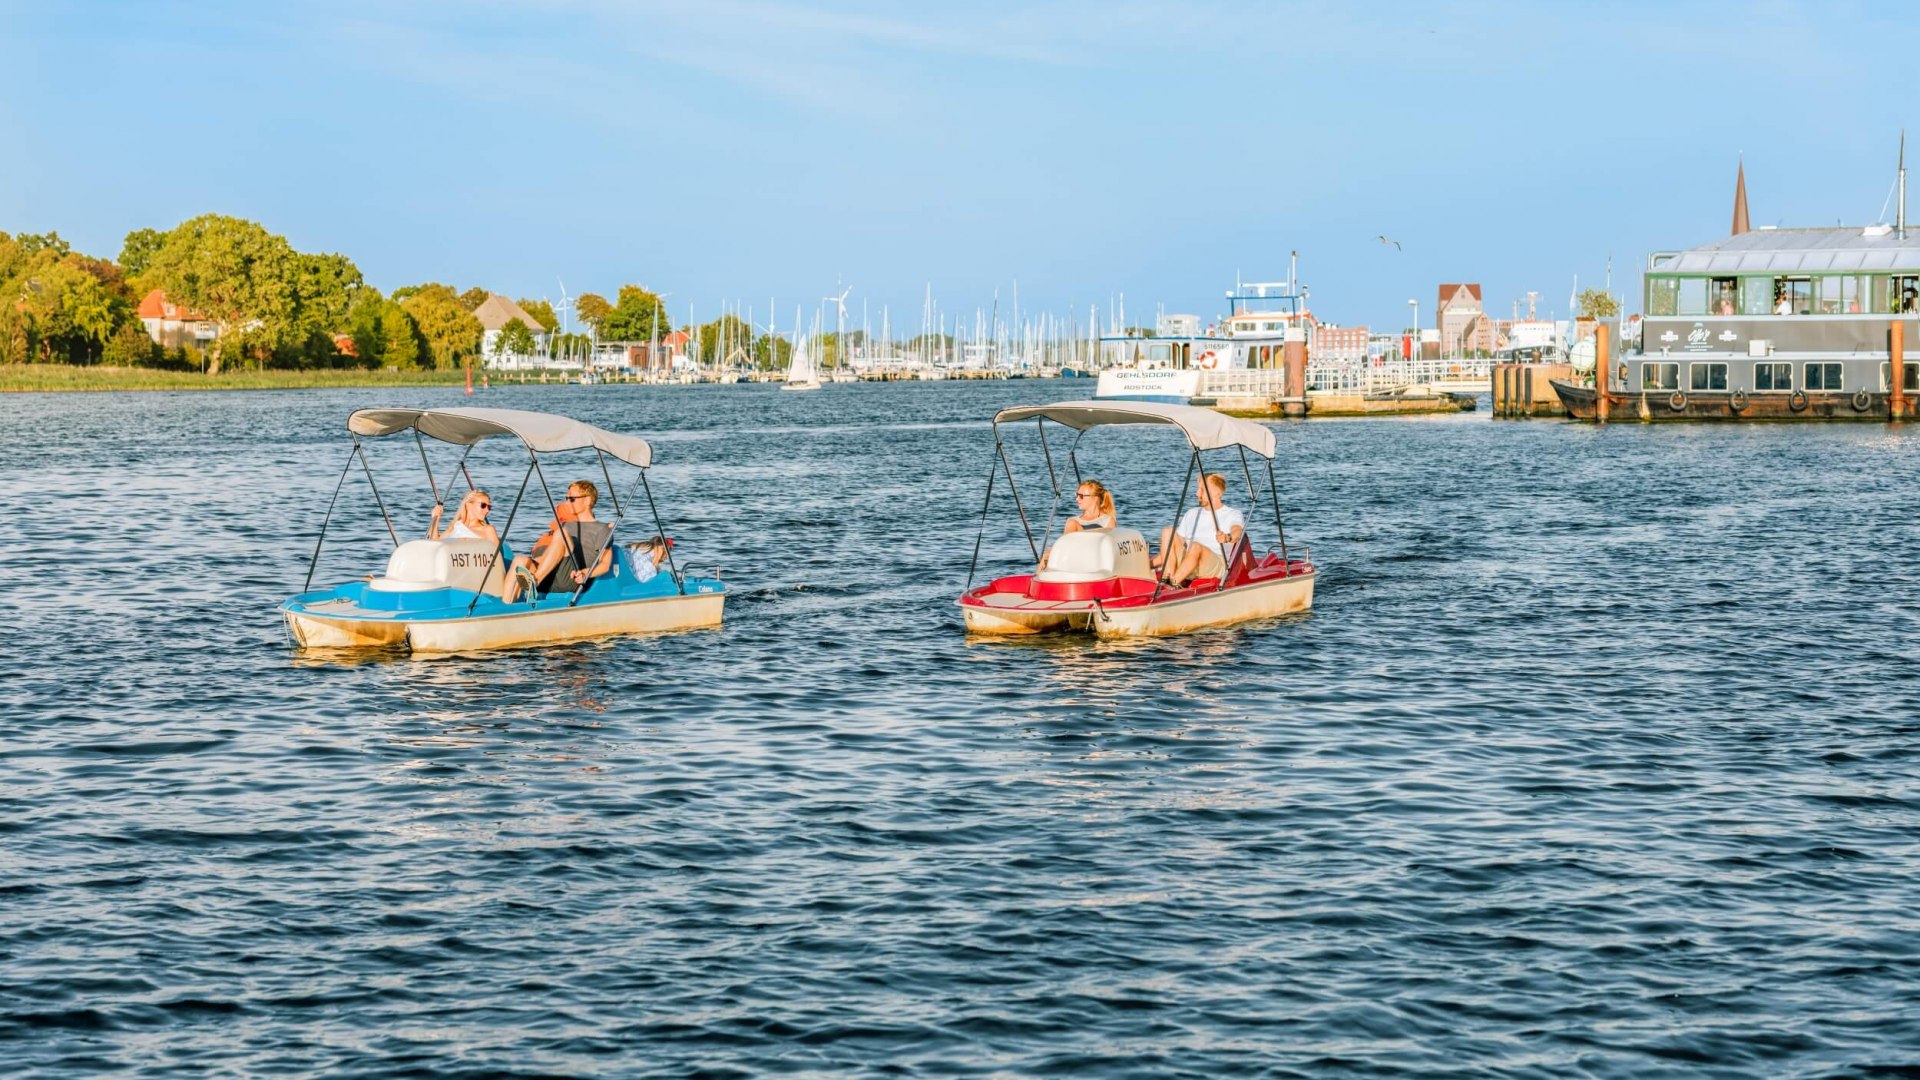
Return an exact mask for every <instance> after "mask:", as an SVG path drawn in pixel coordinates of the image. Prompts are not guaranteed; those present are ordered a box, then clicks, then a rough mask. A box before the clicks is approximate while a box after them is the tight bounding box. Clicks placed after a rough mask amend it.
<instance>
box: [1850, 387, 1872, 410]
mask: <svg viewBox="0 0 1920 1080" xmlns="http://www.w3.org/2000/svg"><path fill="white" fill-rule="evenodd" d="M1871 408H1873V395H1872V394H1870V393H1868V392H1867V391H1866V389H1865V388H1864V387H1863V388H1861V389H1860V390H1857V391H1855V392H1854V395H1853V411H1854V412H1866V411H1867V410H1868V409H1871Z"/></svg>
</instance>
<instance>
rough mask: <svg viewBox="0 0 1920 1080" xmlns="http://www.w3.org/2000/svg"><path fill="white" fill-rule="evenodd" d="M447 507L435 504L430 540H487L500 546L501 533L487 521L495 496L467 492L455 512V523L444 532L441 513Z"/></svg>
mask: <svg viewBox="0 0 1920 1080" xmlns="http://www.w3.org/2000/svg"><path fill="white" fill-rule="evenodd" d="M445 510H446V507H445V506H443V505H441V504H440V503H434V504H433V524H431V525H429V526H427V539H429V540H485V541H486V542H487V543H489V544H493V545H495V546H498V545H499V543H500V533H499V531H498V530H496V529H495V528H494V527H493V526H492V525H490V524H488V523H487V515H488V514H489V513H492V512H493V497H492V496H491V495H488V494H487V493H486V492H484V491H479V490H474V491H469V492H467V497H466V498H464V499H461V500H460V509H459V510H458V511H457V512H456V513H455V514H454V517H453V524H452V525H449V526H447V528H446V530H445V531H444V532H443V531H441V528H440V515H441V514H442V513H443V512H444V511H445Z"/></svg>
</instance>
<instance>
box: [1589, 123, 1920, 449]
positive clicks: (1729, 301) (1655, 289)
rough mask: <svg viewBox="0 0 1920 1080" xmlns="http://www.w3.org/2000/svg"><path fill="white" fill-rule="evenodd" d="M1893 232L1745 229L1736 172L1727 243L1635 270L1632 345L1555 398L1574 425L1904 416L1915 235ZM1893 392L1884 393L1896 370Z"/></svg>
mask: <svg viewBox="0 0 1920 1080" xmlns="http://www.w3.org/2000/svg"><path fill="white" fill-rule="evenodd" d="M1904 156H1905V155H1904V152H1903V154H1902V158H1903V162H1902V168H1901V172H1900V183H1899V189H1900V210H1899V217H1898V219H1897V221H1896V223H1895V224H1893V225H1868V226H1865V227H1852V228H1814V229H1780V228H1772V227H1768V226H1761V227H1760V228H1757V229H1754V228H1749V227H1748V224H1747V189H1746V170H1745V168H1744V166H1743V167H1742V168H1741V169H1740V171H1739V173H1738V175H1737V178H1736V180H1735V186H1734V209H1733V233H1732V235H1730V236H1728V237H1727V238H1725V239H1723V240H1718V241H1715V242H1713V243H1710V244H1703V245H1701V246H1699V247H1695V248H1688V249H1687V250H1685V251H1664V252H1656V253H1654V254H1653V255H1651V256H1649V257H1648V259H1647V271H1646V275H1645V279H1644V288H1645V295H1644V297H1643V301H1644V307H1642V309H1641V310H1642V311H1643V312H1644V316H1643V318H1642V319H1641V329H1640V334H1639V340H1638V342H1637V347H1636V343H1634V342H1631V341H1629V342H1624V343H1623V344H1625V345H1626V346H1627V349H1626V350H1624V351H1623V352H1622V354H1621V355H1619V356H1618V357H1617V358H1616V359H1615V360H1613V361H1612V362H1610V363H1608V364H1606V365H1604V366H1603V368H1602V372H1603V373H1604V375H1605V376H1606V377H1607V378H1606V401H1605V403H1604V404H1605V406H1606V408H1605V412H1604V414H1603V412H1602V401H1601V399H1600V394H1599V392H1598V391H1597V390H1596V388H1595V386H1594V385H1593V384H1590V383H1588V384H1584V385H1583V384H1582V383H1576V382H1569V381H1564V380H1560V379H1555V380H1553V388H1554V391H1555V392H1556V393H1558V394H1559V396H1560V400H1561V401H1562V402H1563V403H1564V404H1565V405H1566V407H1567V411H1568V412H1569V413H1571V414H1572V415H1573V417H1574V418H1575V419H1578V420H1604V419H1609V418H1612V419H1640V420H1843V419H1858V420H1873V419H1887V418H1889V417H1890V416H1893V415H1896V414H1898V415H1909V413H1908V412H1907V404H1906V403H1907V402H1908V401H1911V400H1912V399H1913V397H1914V396H1915V394H1916V391H1920V362H1916V360H1913V359H1908V358H1907V356H1906V348H1905V345H1906V343H1907V342H1910V341H1913V340H1914V334H1915V332H1916V331H1917V330H1920V314H1916V313H1917V312H1920V300H1917V299H1916V297H1917V296H1920V237H1915V236H1912V235H1910V234H1909V232H1908V230H1907V227H1906V171H1905V167H1904ZM1896 362H1897V363H1899V364H1900V366H1901V369H1902V385H1900V386H1898V387H1896V386H1894V385H1893V383H1892V381H1891V378H1892V376H1891V369H1892V365H1893V364H1894V363H1896Z"/></svg>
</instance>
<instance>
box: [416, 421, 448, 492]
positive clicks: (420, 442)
mask: <svg viewBox="0 0 1920 1080" xmlns="http://www.w3.org/2000/svg"><path fill="white" fill-rule="evenodd" d="M413 445H415V446H417V447H419V448H420V467H421V468H423V469H425V470H427V490H428V491H431V492H433V505H435V506H439V505H441V504H440V485H439V484H436V483H434V482H433V465H432V464H430V463H429V462H428V461H427V444H426V441H425V440H424V439H422V438H420V429H419V428H417V427H416V428H414V429H413Z"/></svg>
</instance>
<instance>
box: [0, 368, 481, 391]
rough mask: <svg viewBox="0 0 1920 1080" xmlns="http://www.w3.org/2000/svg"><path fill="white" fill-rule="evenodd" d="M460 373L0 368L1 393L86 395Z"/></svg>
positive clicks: (388, 380) (446, 379)
mask: <svg viewBox="0 0 1920 1080" xmlns="http://www.w3.org/2000/svg"><path fill="white" fill-rule="evenodd" d="M465 381H466V375H465V373H464V372H460V371H394V370H387V369H380V370H374V371H367V370H362V369H357V368H315V369H310V370H300V371H274V370H269V371H225V372H221V373H220V374H218V375H202V374H200V373H199V372H197V371H163V370H159V369H156V368H126V367H72V366H69V365H66V364H8V365H5V366H0V394H33V393H62V392H73V393H84V392H105V391H115V390H313V389H323V388H332V387H347V386H459V385H461V384H462V383H464V382H465Z"/></svg>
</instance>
